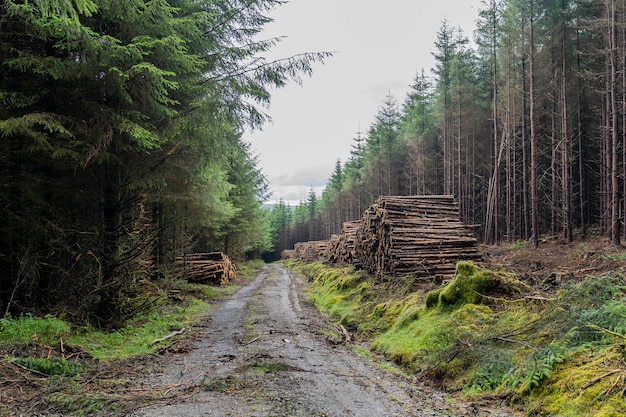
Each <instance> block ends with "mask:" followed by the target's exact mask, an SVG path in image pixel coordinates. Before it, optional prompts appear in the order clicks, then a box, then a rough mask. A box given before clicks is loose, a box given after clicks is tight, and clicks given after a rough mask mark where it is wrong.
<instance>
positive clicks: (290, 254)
mask: <svg viewBox="0 0 626 417" xmlns="http://www.w3.org/2000/svg"><path fill="white" fill-rule="evenodd" d="M297 257H298V256H297V255H296V251H295V249H283V251H282V252H281V253H280V259H294V258H297Z"/></svg>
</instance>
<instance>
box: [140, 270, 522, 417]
mask: <svg viewBox="0 0 626 417" xmlns="http://www.w3.org/2000/svg"><path fill="white" fill-rule="evenodd" d="M306 285H307V283H306V280H305V279H304V278H302V277H300V276H299V275H297V274H294V273H292V272H290V271H289V270H287V269H285V268H284V267H282V266H280V265H276V264H272V265H266V266H265V267H264V268H263V270H262V271H261V272H260V273H259V274H258V275H257V277H256V278H255V279H254V280H253V281H250V282H248V283H246V284H245V286H243V287H242V288H241V289H240V290H239V291H238V292H237V293H235V294H234V295H233V296H232V297H229V298H228V299H227V300H226V301H224V302H223V303H221V304H219V305H217V306H216V307H215V308H214V309H213V310H212V311H211V314H210V315H209V316H208V317H207V318H206V319H205V320H204V322H203V323H202V331H201V332H200V334H199V336H198V337H197V338H196V340H195V341H194V342H193V345H192V348H191V350H190V351H189V352H187V353H185V354H172V358H171V361H170V363H169V364H168V365H167V366H166V367H165V369H164V370H163V372H162V373H159V374H154V375H147V376H146V379H147V382H146V384H147V385H149V386H153V387H162V390H163V394H164V397H163V398H164V400H163V401H158V402H157V404H155V405H151V406H149V407H145V408H142V409H138V410H136V411H135V412H134V413H133V416H135V417H160V416H163V417H191V416H224V417H226V416H233V417H234V416H242V417H243V416H246V417H255V416H259V417H260V416H264V417H265V416H277V417H278V416H312V417H313V416H333V417H334V416H368V417H383V416H389V417H391V416H417V417H425V416H485V417H486V416H491V417H496V416H497V417H511V416H514V415H515V414H513V413H512V412H511V411H505V410H503V409H493V408H481V407H479V406H476V405H471V404H462V403H460V402H458V401H454V400H453V399H452V398H451V397H449V396H447V395H445V394H443V393H441V392H438V391H436V390H434V389H432V388H430V387H428V386H425V385H421V384H419V383H414V382H411V381H409V380H408V379H406V378H404V377H402V376H399V375H396V374H394V373H391V372H388V371H386V370H384V369H383V368H382V367H381V366H380V365H378V364H376V363H374V362H373V360H372V359H369V358H367V357H361V356H359V355H357V354H356V353H355V352H354V350H353V349H351V346H350V344H349V343H348V344H341V343H337V340H336V339H334V338H333V337H331V336H329V332H328V330H329V329H331V328H332V324H331V323H330V322H329V321H328V320H327V319H326V318H324V317H323V316H321V315H320V314H319V312H317V310H316V309H315V307H314V306H312V305H311V303H310V301H309V300H308V299H307V298H306V297H304V296H303V294H302V292H303V290H304V288H305V287H306Z"/></svg>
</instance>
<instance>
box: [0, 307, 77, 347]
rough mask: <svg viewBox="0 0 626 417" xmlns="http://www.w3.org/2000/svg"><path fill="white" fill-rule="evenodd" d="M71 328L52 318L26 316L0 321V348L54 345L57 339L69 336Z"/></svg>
mask: <svg viewBox="0 0 626 417" xmlns="http://www.w3.org/2000/svg"><path fill="white" fill-rule="evenodd" d="M71 331H72V328H71V326H70V325H69V324H68V323H66V322H64V321H63V320H60V319H58V318H56V317H54V316H51V315H47V316H45V317H35V316H33V315H30V314H27V315H24V316H21V317H17V318H13V317H10V316H9V317H5V318H3V319H0V347H7V346H13V345H18V346H19V345H27V344H29V343H39V344H43V345H56V344H58V343H59V339H61V338H63V339H66V338H67V337H68V336H69V335H70V334H71Z"/></svg>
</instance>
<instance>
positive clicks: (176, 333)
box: [148, 327, 185, 346]
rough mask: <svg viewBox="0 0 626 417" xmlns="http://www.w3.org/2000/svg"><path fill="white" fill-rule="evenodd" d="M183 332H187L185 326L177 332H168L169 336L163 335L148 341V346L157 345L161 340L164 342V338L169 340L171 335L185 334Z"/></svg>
mask: <svg viewBox="0 0 626 417" xmlns="http://www.w3.org/2000/svg"><path fill="white" fill-rule="evenodd" d="M183 333H185V328H184V327H183V328H182V329H180V330H176V331H175V332H172V333H170V334H168V335H167V336H163V337H161V338H159V339H154V340H153V341H152V342H150V343H148V346H153V345H156V344H157V343H159V342H162V341H164V340H167V339H169V338H171V337H174V336H176V335H179V334H183Z"/></svg>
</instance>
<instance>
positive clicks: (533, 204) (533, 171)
mask: <svg viewBox="0 0 626 417" xmlns="http://www.w3.org/2000/svg"><path fill="white" fill-rule="evenodd" d="M534 13H535V8H534V1H533V0H530V39H529V42H530V56H529V79H530V86H529V93H530V98H529V100H530V115H529V119H530V217H531V223H532V225H531V230H532V242H533V246H534V247H537V246H539V216H538V213H537V211H538V202H537V188H538V187H537V132H536V126H535V124H536V120H535V23H534V21H535V17H534Z"/></svg>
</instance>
